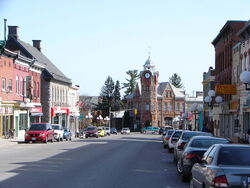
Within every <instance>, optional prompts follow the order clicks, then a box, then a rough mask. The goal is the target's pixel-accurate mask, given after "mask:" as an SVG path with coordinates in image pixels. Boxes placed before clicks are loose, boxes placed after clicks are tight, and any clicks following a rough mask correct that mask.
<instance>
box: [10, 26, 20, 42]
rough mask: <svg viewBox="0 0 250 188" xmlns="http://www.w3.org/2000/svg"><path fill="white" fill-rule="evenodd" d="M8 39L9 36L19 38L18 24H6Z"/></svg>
mask: <svg viewBox="0 0 250 188" xmlns="http://www.w3.org/2000/svg"><path fill="white" fill-rule="evenodd" d="M8 31H9V33H8V39H10V37H13V38H15V39H16V40H17V39H19V37H18V26H8Z"/></svg>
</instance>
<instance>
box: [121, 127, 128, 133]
mask: <svg viewBox="0 0 250 188" xmlns="http://www.w3.org/2000/svg"><path fill="white" fill-rule="evenodd" d="M121 134H130V129H129V128H122V130H121Z"/></svg>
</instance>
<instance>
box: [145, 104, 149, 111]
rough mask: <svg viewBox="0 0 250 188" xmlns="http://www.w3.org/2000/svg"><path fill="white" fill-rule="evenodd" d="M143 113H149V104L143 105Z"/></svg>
mask: <svg viewBox="0 0 250 188" xmlns="http://www.w3.org/2000/svg"><path fill="white" fill-rule="evenodd" d="M145 111H149V104H148V103H147V104H146V105H145Z"/></svg>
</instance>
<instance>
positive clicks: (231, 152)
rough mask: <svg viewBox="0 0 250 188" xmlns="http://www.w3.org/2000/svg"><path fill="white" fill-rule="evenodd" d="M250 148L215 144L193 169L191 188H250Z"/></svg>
mask: <svg viewBox="0 0 250 188" xmlns="http://www.w3.org/2000/svg"><path fill="white" fill-rule="evenodd" d="M249 156H250V146H249V145H240V144H215V145H213V146H211V147H210V148H209V149H208V151H207V152H206V153H204V155H203V158H202V163H200V164H199V163H196V164H195V165H194V166H193V168H192V179H191V181H190V187H196V188H199V187H201V188H203V187H243V188H244V187H245V188H249V187H250V157H249Z"/></svg>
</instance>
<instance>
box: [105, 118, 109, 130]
mask: <svg viewBox="0 0 250 188" xmlns="http://www.w3.org/2000/svg"><path fill="white" fill-rule="evenodd" d="M104 120H105V121H107V122H108V124H109V130H110V123H109V121H110V119H109V117H108V116H106V117H105V118H104Z"/></svg>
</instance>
